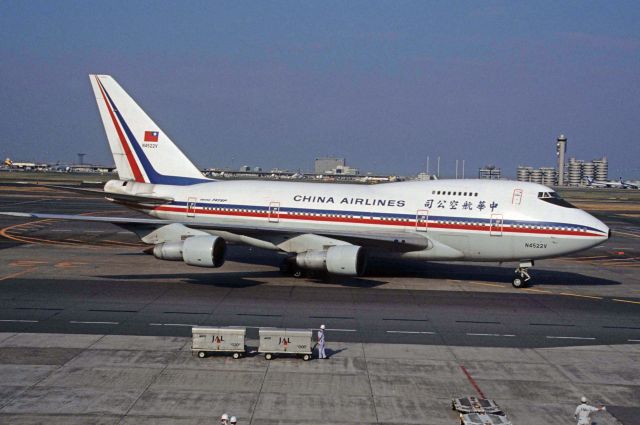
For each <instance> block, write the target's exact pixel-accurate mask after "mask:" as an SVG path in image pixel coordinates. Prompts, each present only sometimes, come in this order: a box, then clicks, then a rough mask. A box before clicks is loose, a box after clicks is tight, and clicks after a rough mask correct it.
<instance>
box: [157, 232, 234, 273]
mask: <svg viewBox="0 0 640 425" xmlns="http://www.w3.org/2000/svg"><path fill="white" fill-rule="evenodd" d="M226 251H227V243H226V242H225V241H224V239H222V238H221V237H219V236H192V237H190V238H187V239H185V240H183V241H179V242H163V243H159V244H157V245H156V246H154V247H153V256H154V257H156V258H158V259H160V260H173V261H180V260H182V261H184V262H185V263H187V264H189V265H190V266H198V267H220V266H221V265H223V264H224V257H225V253H226Z"/></svg>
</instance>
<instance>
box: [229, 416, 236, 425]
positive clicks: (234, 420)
mask: <svg viewBox="0 0 640 425" xmlns="http://www.w3.org/2000/svg"><path fill="white" fill-rule="evenodd" d="M229 423H230V424H231V425H236V424H237V423H238V418H236V417H235V416H232V417H231V419H230V420H229Z"/></svg>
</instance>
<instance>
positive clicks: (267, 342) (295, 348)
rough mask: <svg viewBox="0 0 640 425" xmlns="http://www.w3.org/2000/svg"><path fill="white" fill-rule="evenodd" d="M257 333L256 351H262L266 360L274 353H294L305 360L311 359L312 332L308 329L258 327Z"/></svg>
mask: <svg viewBox="0 0 640 425" xmlns="http://www.w3.org/2000/svg"><path fill="white" fill-rule="evenodd" d="M259 334H260V346H259V347H258V353H264V358H265V359H267V360H271V359H272V358H273V356H274V354H294V355H297V356H300V357H302V358H303V359H304V360H305V361H307V360H310V359H311V353H312V348H313V347H312V346H311V338H312V336H313V332H312V331H311V330H310V329H282V328H260V329H259Z"/></svg>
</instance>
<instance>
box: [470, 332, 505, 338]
mask: <svg viewBox="0 0 640 425" xmlns="http://www.w3.org/2000/svg"><path fill="white" fill-rule="evenodd" d="M467 335H468V336H500V337H514V336H515V335H512V334H480V333H467Z"/></svg>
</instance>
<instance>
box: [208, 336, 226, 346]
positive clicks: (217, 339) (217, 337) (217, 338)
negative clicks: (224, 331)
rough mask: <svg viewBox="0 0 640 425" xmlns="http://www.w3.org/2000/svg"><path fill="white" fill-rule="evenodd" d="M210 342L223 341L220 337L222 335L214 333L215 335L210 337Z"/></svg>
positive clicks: (217, 342) (218, 342)
mask: <svg viewBox="0 0 640 425" xmlns="http://www.w3.org/2000/svg"><path fill="white" fill-rule="evenodd" d="M211 342H215V343H216V344H220V343H222V342H224V338H222V336H218V335H215V336H213V337H211Z"/></svg>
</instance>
